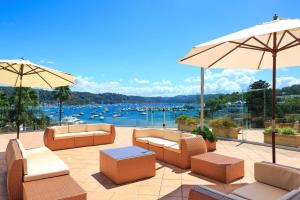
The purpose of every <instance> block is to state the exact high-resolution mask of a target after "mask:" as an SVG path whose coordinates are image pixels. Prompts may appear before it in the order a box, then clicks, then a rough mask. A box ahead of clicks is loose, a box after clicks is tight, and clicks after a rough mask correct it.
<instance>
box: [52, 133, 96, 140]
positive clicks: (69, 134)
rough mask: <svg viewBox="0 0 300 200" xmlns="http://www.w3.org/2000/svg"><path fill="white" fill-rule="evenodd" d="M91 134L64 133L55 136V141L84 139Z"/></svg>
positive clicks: (91, 134)
mask: <svg viewBox="0 0 300 200" xmlns="http://www.w3.org/2000/svg"><path fill="white" fill-rule="evenodd" d="M93 135H94V134H93V132H80V133H64V134H59V135H56V136H55V139H66V138H73V137H85V136H93Z"/></svg>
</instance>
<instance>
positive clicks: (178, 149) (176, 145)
mask: <svg viewBox="0 0 300 200" xmlns="http://www.w3.org/2000/svg"><path fill="white" fill-rule="evenodd" d="M164 149H166V150H169V151H174V152H176V153H180V152H181V150H180V146H179V144H175V145H171V146H164Z"/></svg>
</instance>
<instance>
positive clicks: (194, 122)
mask: <svg viewBox="0 0 300 200" xmlns="http://www.w3.org/2000/svg"><path fill="white" fill-rule="evenodd" d="M186 124H187V125H196V124H197V120H196V118H192V117H189V118H187V120H186Z"/></svg>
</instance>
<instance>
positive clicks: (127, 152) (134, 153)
mask: <svg viewBox="0 0 300 200" xmlns="http://www.w3.org/2000/svg"><path fill="white" fill-rule="evenodd" d="M101 152H102V153H105V154H106V155H108V156H110V157H112V158H114V159H116V160H123V159H127V158H134V157H138V156H145V155H151V154H153V152H152V151H149V150H147V149H143V148H140V147H137V146H128V147H121V148H113V149H106V150H101Z"/></svg>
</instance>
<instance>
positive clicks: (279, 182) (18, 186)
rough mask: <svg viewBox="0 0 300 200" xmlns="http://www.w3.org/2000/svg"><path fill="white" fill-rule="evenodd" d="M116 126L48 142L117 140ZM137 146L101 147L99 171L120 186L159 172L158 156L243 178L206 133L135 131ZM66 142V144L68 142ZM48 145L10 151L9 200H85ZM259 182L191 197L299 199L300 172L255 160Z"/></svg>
mask: <svg viewBox="0 0 300 200" xmlns="http://www.w3.org/2000/svg"><path fill="white" fill-rule="evenodd" d="M114 138H115V127H114V126H113V125H108V124H95V125H72V126H61V127H58V126H56V127H51V128H47V129H46V130H45V133H44V141H45V145H46V146H48V147H49V148H50V149H52V150H56V149H67V148H73V147H80V146H88V145H97V144H106V143H113V142H114ZM132 143H133V145H134V146H128V147H120V148H112V149H106V150H101V151H100V153H99V161H100V168H99V169H100V172H101V173H102V174H104V175H105V176H106V177H108V178H109V179H110V180H112V181H113V182H114V183H115V184H124V183H128V182H132V181H136V180H139V179H144V178H149V177H152V176H155V172H156V167H155V163H156V159H158V160H160V161H163V162H166V163H169V164H172V165H175V166H177V167H180V168H182V169H187V168H191V171H192V172H194V173H197V174H200V175H202V176H205V177H208V178H210V179H214V180H217V181H219V182H223V183H231V182H233V181H235V180H237V179H240V178H242V177H244V161H243V160H241V159H238V158H233V157H229V156H223V155H220V154H216V153H211V152H207V148H206V144H205V142H204V140H203V138H202V137H201V136H196V135H193V134H189V133H182V132H178V131H171V130H167V129H134V130H133V134H132ZM64 144H65V145H66V146H63V145H64ZM46 146H43V147H39V148H34V149H26V150H25V149H24V147H23V145H22V143H21V142H20V141H19V140H18V139H13V140H10V141H9V144H8V146H7V150H6V161H7V191H8V196H9V199H10V200H19V199H25V200H27V199H30V200H39V199H45V200H48V199H49V200H52V199H68V200H85V199H86V198H87V193H86V192H85V191H84V190H83V189H82V188H81V187H80V186H79V184H78V183H77V182H76V181H74V179H73V178H72V177H71V176H70V175H69V168H68V166H67V165H66V164H65V163H64V162H63V161H62V160H61V159H60V158H59V157H58V156H56V154H55V153H54V152H52V151H51V150H50V149H48V148H47V147H46ZM255 179H256V182H255V183H251V184H248V185H246V186H242V187H240V188H238V189H236V190H234V191H232V193H231V194H224V193H222V192H220V191H217V190H214V189H212V188H209V187H207V186H195V187H194V188H192V189H191V190H190V193H189V200H264V199H268V200H269V199H270V200H275V199H280V200H297V199H300V170H299V169H295V168H291V167H286V166H281V165H277V164H272V163H267V162H260V163H256V164H255Z"/></svg>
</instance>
